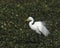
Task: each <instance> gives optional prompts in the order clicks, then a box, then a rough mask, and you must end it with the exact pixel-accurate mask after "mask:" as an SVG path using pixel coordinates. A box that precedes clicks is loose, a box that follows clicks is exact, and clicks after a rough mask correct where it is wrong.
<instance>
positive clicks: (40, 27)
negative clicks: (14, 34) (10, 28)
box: [26, 17, 50, 36]
mask: <svg viewBox="0 0 60 48" xmlns="http://www.w3.org/2000/svg"><path fill="white" fill-rule="evenodd" d="M26 21H29V27H30V28H31V29H32V30H34V31H36V33H38V34H41V33H42V34H43V35H44V36H48V34H49V33H50V32H49V31H48V29H47V28H46V27H45V26H44V24H43V22H41V21H37V22H34V19H33V18H32V17H28V19H27V20H26Z"/></svg>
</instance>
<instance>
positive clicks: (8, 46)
mask: <svg viewBox="0 0 60 48" xmlns="http://www.w3.org/2000/svg"><path fill="white" fill-rule="evenodd" d="M29 16H32V17H33V18H34V19H35V21H36V20H41V21H45V22H46V24H47V25H46V26H47V28H48V29H49V31H50V34H49V36H48V37H44V36H43V35H38V34H37V33H35V31H32V30H31V29H30V28H29V26H28V23H26V22H25V20H26V19H27V18H28V17H29ZM59 23H60V0H0V48H60V24H59Z"/></svg>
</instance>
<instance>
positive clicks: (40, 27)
mask: <svg viewBox="0 0 60 48" xmlns="http://www.w3.org/2000/svg"><path fill="white" fill-rule="evenodd" d="M38 28H39V30H40V31H41V33H42V34H43V35H44V36H48V34H49V33H50V32H49V31H48V29H47V28H46V27H45V26H44V25H43V24H41V25H40V26H38Z"/></svg>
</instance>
